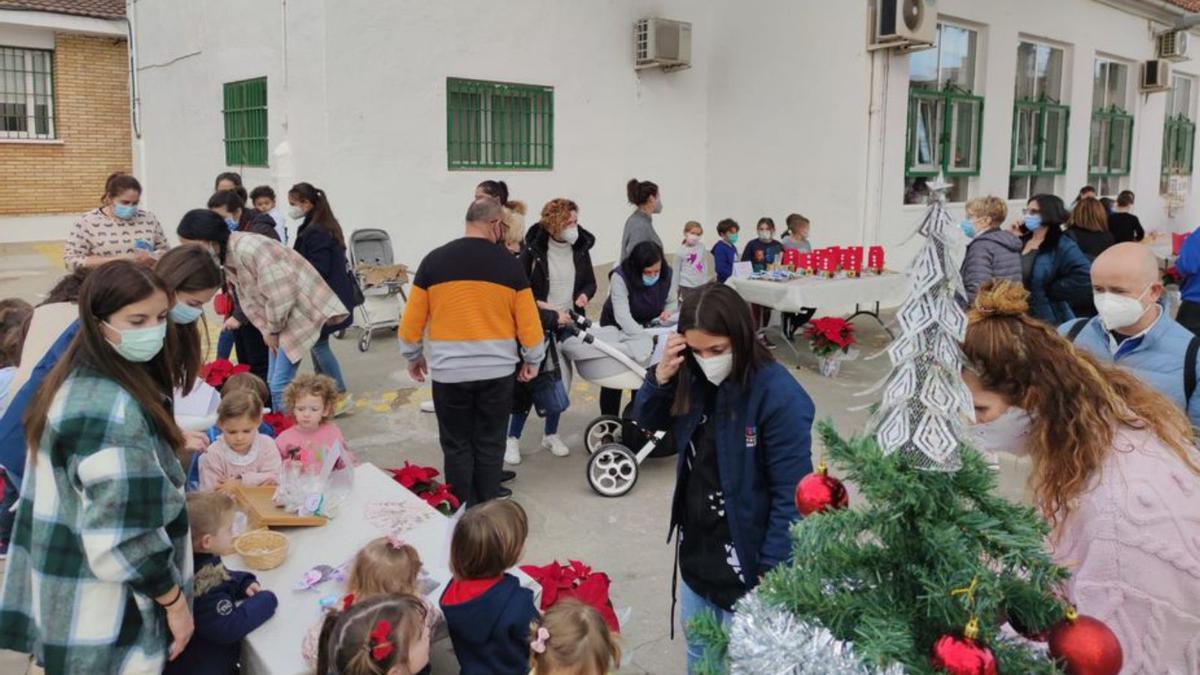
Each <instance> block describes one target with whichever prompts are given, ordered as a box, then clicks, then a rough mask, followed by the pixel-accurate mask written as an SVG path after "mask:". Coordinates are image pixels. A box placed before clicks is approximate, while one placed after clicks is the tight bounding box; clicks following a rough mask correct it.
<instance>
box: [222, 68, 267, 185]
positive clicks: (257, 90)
mask: <svg viewBox="0 0 1200 675" xmlns="http://www.w3.org/2000/svg"><path fill="white" fill-rule="evenodd" d="M221 112H222V114H224V116H225V164H226V165H227V166H266V165H267V78H265V77H257V78H254V79H252V80H241V81H238V82H226V83H225V86H224V105H223V107H222V108H221Z"/></svg>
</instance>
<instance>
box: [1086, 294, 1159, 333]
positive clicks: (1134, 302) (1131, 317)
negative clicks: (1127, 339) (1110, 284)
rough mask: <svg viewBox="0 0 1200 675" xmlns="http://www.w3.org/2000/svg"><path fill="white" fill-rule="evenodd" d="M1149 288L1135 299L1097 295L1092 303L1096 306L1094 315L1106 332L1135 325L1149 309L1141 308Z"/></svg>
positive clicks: (1112, 295)
mask: <svg viewBox="0 0 1200 675" xmlns="http://www.w3.org/2000/svg"><path fill="white" fill-rule="evenodd" d="M1153 285H1154V284H1151V285H1150V286H1153ZM1150 286H1147V287H1146V288H1145V290H1143V291H1142V292H1141V293H1140V294H1138V296H1137V297H1136V298H1131V297H1129V296H1128V295H1120V294H1117V293H1097V294H1096V295H1095V297H1094V298H1093V301H1094V302H1095V304H1096V313H1098V314H1099V315H1100V320H1101V321H1103V322H1104V327H1105V328H1106V329H1108V330H1120V329H1122V328H1125V327H1126V326H1132V325H1133V324H1135V323H1137V322H1138V320H1139V319H1141V318H1142V315H1144V314H1145V313H1146V310H1148V309H1149V307H1143V306H1142V296H1144V295H1146V291H1149V290H1150Z"/></svg>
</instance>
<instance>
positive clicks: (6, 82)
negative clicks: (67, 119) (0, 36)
mask: <svg viewBox="0 0 1200 675" xmlns="http://www.w3.org/2000/svg"><path fill="white" fill-rule="evenodd" d="M53 70H54V52H52V51H48V50H45V49H23V48H20V47H0V138H34V139H52V138H54V72H53Z"/></svg>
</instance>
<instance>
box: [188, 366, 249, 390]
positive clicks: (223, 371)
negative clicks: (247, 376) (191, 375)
mask: <svg viewBox="0 0 1200 675" xmlns="http://www.w3.org/2000/svg"><path fill="white" fill-rule="evenodd" d="M248 372H250V366H248V365H246V364H244V363H238V364H235V363H233V362H232V361H230V360H229V359H215V360H213V361H209V362H208V363H206V364H204V365H203V366H201V367H200V377H201V378H202V379H203V380H204V381H205V382H206V383H208V386H210V387H213V388H215V389H220V388H221V385H223V384H225V380H228V379H229V378H230V377H233V376H234V375H237V374H238V373H248Z"/></svg>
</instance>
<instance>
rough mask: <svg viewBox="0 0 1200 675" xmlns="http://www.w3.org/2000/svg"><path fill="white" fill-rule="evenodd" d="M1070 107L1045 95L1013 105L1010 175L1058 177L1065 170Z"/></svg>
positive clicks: (1020, 100) (1018, 101) (1019, 100)
mask: <svg viewBox="0 0 1200 675" xmlns="http://www.w3.org/2000/svg"><path fill="white" fill-rule="evenodd" d="M1070 119H1071V108H1070V106H1065V105H1062V104H1060V103H1058V102H1057V101H1055V100H1054V99H1052V98H1050V97H1048V96H1044V95H1043V96H1042V97H1040V98H1038V99H1018V100H1017V101H1016V102H1015V103H1014V104H1013V131H1012V165H1011V169H1010V175H1013V176H1042V175H1057V174H1063V173H1066V171H1067V129H1068V127H1069V126H1070V125H1069V122H1070Z"/></svg>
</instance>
